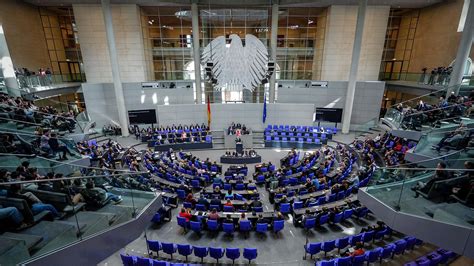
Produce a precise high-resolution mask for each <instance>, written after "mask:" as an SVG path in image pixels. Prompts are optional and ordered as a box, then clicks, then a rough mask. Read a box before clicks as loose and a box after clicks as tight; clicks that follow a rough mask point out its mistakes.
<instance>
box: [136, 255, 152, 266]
mask: <svg viewBox="0 0 474 266" xmlns="http://www.w3.org/2000/svg"><path fill="white" fill-rule="evenodd" d="M135 265H136V266H150V265H151V260H150V259H149V258H144V257H137V261H136V263H135Z"/></svg>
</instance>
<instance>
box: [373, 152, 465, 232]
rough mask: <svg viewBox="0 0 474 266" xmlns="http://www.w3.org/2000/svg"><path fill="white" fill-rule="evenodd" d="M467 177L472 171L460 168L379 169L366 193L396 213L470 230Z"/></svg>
mask: <svg viewBox="0 0 474 266" xmlns="http://www.w3.org/2000/svg"><path fill="white" fill-rule="evenodd" d="M453 160H457V159H453ZM469 173H470V175H471V176H472V170H470V172H467V171H466V170H465V169H462V168H460V169H449V170H436V169H423V168H408V167H406V168H379V169H377V170H376V172H375V173H374V176H373V178H372V180H371V183H370V184H369V186H368V187H367V193H368V194H370V195H372V196H373V197H375V198H376V199H378V200H379V201H381V202H382V203H384V204H386V205H387V206H388V207H390V208H392V209H393V210H395V211H398V212H403V213H407V214H412V215H416V216H420V217H423V218H427V219H434V220H437V221H442V222H446V223H451V224H456V225H461V226H465V227H473V224H474V209H473V208H472V207H473V206H474V205H473V204H474V189H473V188H471V186H470V185H469V181H470V180H471V179H472V178H469V177H468V176H469ZM435 178H436V179H435ZM466 185H467V186H466Z"/></svg>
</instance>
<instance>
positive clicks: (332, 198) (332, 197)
mask: <svg viewBox="0 0 474 266" xmlns="http://www.w3.org/2000/svg"><path fill="white" fill-rule="evenodd" d="M336 200H337V194H331V195H329V198H328V202H334V201H336Z"/></svg>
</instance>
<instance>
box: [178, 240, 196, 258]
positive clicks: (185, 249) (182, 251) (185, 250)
mask: <svg viewBox="0 0 474 266" xmlns="http://www.w3.org/2000/svg"><path fill="white" fill-rule="evenodd" d="M178 254H179V255H181V256H185V257H186V261H188V256H189V255H191V254H193V247H192V246H191V245H187V244H178Z"/></svg>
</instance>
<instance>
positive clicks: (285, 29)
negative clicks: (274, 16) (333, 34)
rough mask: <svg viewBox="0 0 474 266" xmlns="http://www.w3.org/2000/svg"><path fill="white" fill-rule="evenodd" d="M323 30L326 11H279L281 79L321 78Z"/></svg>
mask: <svg viewBox="0 0 474 266" xmlns="http://www.w3.org/2000/svg"><path fill="white" fill-rule="evenodd" d="M325 28H326V9H325V8H284V9H280V14H279V19H278V35H277V64H278V66H279V68H280V73H281V74H280V78H281V79H319V78H320V75H321V63H322V52H323V49H324V33H325Z"/></svg>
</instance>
